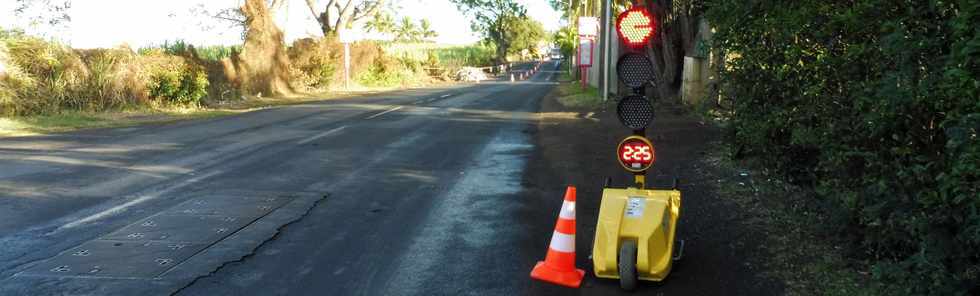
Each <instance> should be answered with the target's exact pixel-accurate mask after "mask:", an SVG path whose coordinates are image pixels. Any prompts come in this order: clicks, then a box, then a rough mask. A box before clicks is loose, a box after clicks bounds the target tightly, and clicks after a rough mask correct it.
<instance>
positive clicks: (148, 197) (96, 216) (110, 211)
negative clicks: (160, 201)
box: [58, 171, 221, 230]
mask: <svg viewBox="0 0 980 296" xmlns="http://www.w3.org/2000/svg"><path fill="white" fill-rule="evenodd" d="M220 173H221V171H214V172H210V173H207V174H204V175H200V176H197V177H194V178H191V179H189V180H187V181H184V182H183V183H180V184H177V185H175V186H173V187H169V188H167V189H164V190H160V191H158V192H156V193H153V194H147V195H143V196H140V197H139V198H137V199H134V200H131V201H128V202H126V203H124V204H121V205H118V206H114V207H112V208H109V209H107V210H105V211H101V212H98V213H95V214H93V215H90V216H88V217H85V218H82V219H78V220H75V221H72V222H70V223H68V224H65V225H62V226H61V227H58V230H61V229H66V228H73V227H77V226H79V225H82V224H85V223H88V222H92V221H95V220H98V219H102V218H104V217H106V216H109V215H112V214H115V213H118V212H121V211H124V210H126V209H127V208H129V207H132V206H134V205H138V204H141V203H144V202H146V201H148V200H151V199H155V198H158V197H160V196H162V195H163V194H165V193H167V192H170V191H173V190H177V189H180V188H182V187H185V186H187V185H191V184H194V183H197V182H200V181H202V180H204V179H207V178H210V177H213V176H214V175H217V174H220Z"/></svg>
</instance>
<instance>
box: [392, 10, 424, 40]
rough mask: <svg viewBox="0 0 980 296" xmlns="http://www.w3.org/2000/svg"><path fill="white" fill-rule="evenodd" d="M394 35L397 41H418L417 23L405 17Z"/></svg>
mask: <svg viewBox="0 0 980 296" xmlns="http://www.w3.org/2000/svg"><path fill="white" fill-rule="evenodd" d="M394 33H395V40H396V41H418V39H419V30H418V28H417V27H416V26H415V22H413V21H412V18H410V17H407V16H406V17H403V18H402V20H401V22H400V23H399V24H398V26H397V27H395V31H394Z"/></svg>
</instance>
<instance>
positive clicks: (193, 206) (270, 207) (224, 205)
mask: <svg viewBox="0 0 980 296" xmlns="http://www.w3.org/2000/svg"><path fill="white" fill-rule="evenodd" d="M291 200H293V197H291V196H266V197H261V196H215V197H208V198H198V199H192V200H188V201H185V202H183V203H180V204H179V205H177V206H175V207H173V208H171V209H170V210H167V211H164V212H163V213H164V214H181V215H214V216H230V217H245V218H247V217H252V218H258V217H262V216H264V215H265V214H268V213H270V212H272V211H274V210H276V209H278V208H279V207H281V206H282V205H284V204H286V203H288V202H289V201H291Z"/></svg>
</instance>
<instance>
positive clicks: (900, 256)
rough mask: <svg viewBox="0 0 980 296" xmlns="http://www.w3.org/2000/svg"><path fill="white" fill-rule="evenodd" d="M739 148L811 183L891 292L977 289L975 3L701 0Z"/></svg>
mask: <svg viewBox="0 0 980 296" xmlns="http://www.w3.org/2000/svg"><path fill="white" fill-rule="evenodd" d="M706 2H707V3H706V4H705V5H706V9H707V16H708V19H709V21H710V22H711V24H712V26H713V27H715V28H717V32H716V34H715V36H714V42H713V43H714V45H713V46H714V47H715V49H716V51H715V52H716V54H722V55H724V56H725V57H726V60H727V61H726V63H725V64H724V65H723V66H722V67H721V68H722V69H721V70H722V71H721V72H722V73H721V79H722V82H723V88H722V93H723V95H724V96H725V97H726V98H729V99H732V100H734V103H735V104H734V112H733V120H732V125H731V128H732V132H733V135H734V139H733V140H734V142H735V143H736V145H737V147H738V150H739V153H738V154H739V155H748V156H753V157H757V158H759V159H761V160H763V162H764V163H766V164H768V165H769V166H770V167H773V168H776V170H777V171H779V172H781V173H783V174H784V175H785V176H786V178H787V179H789V180H790V181H792V182H794V183H796V184H799V185H803V186H808V187H812V188H814V189H815V192H817V193H818V194H817V196H819V197H820V198H821V199H822V200H821V202H823V203H824V204H826V205H827V209H828V210H829V211H830V212H832V213H833V215H834V216H835V218H837V219H836V220H834V221H835V222H834V223H833V225H829V226H831V227H833V229H835V230H836V231H839V233H841V234H842V238H844V239H846V240H847V241H849V242H851V243H853V244H852V245H851V246H850V248H849V249H851V250H857V251H855V252H853V254H852V255H853V256H854V257H855V258H857V259H861V260H864V262H868V263H869V267H870V271H871V274H872V275H873V279H874V280H875V281H874V284H873V285H872V286H873V287H872V288H873V289H875V290H876V292H878V293H882V294H888V295H908V294H931V295H955V294H974V295H976V294H977V293H980V287H978V285H980V284H978V283H980V142H978V141H980V140H978V138H977V136H978V130H980V81H978V79H977V76H978V75H977V74H978V73H980V65H978V62H977V58H978V56H980V26H978V25H977V24H978V23H980V1H977V0H960V1H937V0H931V1H914V0H904V1H903V0H862V1H721V0H717V1H706Z"/></svg>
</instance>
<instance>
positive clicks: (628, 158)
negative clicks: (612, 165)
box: [617, 136, 656, 173]
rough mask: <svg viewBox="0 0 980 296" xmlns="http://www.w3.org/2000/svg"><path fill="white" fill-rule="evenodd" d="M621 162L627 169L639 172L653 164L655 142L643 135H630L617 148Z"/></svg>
mask: <svg viewBox="0 0 980 296" xmlns="http://www.w3.org/2000/svg"><path fill="white" fill-rule="evenodd" d="M617 152H618V154H619V155H618V156H617V158H618V159H619V164H621V165H623V168H624V169H626V170H627V171H630V172H634V173H638V172H642V171H646V170H647V169H649V168H650V166H652V165H653V161H654V160H655V159H656V155H655V153H654V151H653V143H650V140H647V139H646V138H644V137H641V136H630V137H628V138H626V139H624V140H623V141H622V142H620V143H619V148H618V149H617Z"/></svg>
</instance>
